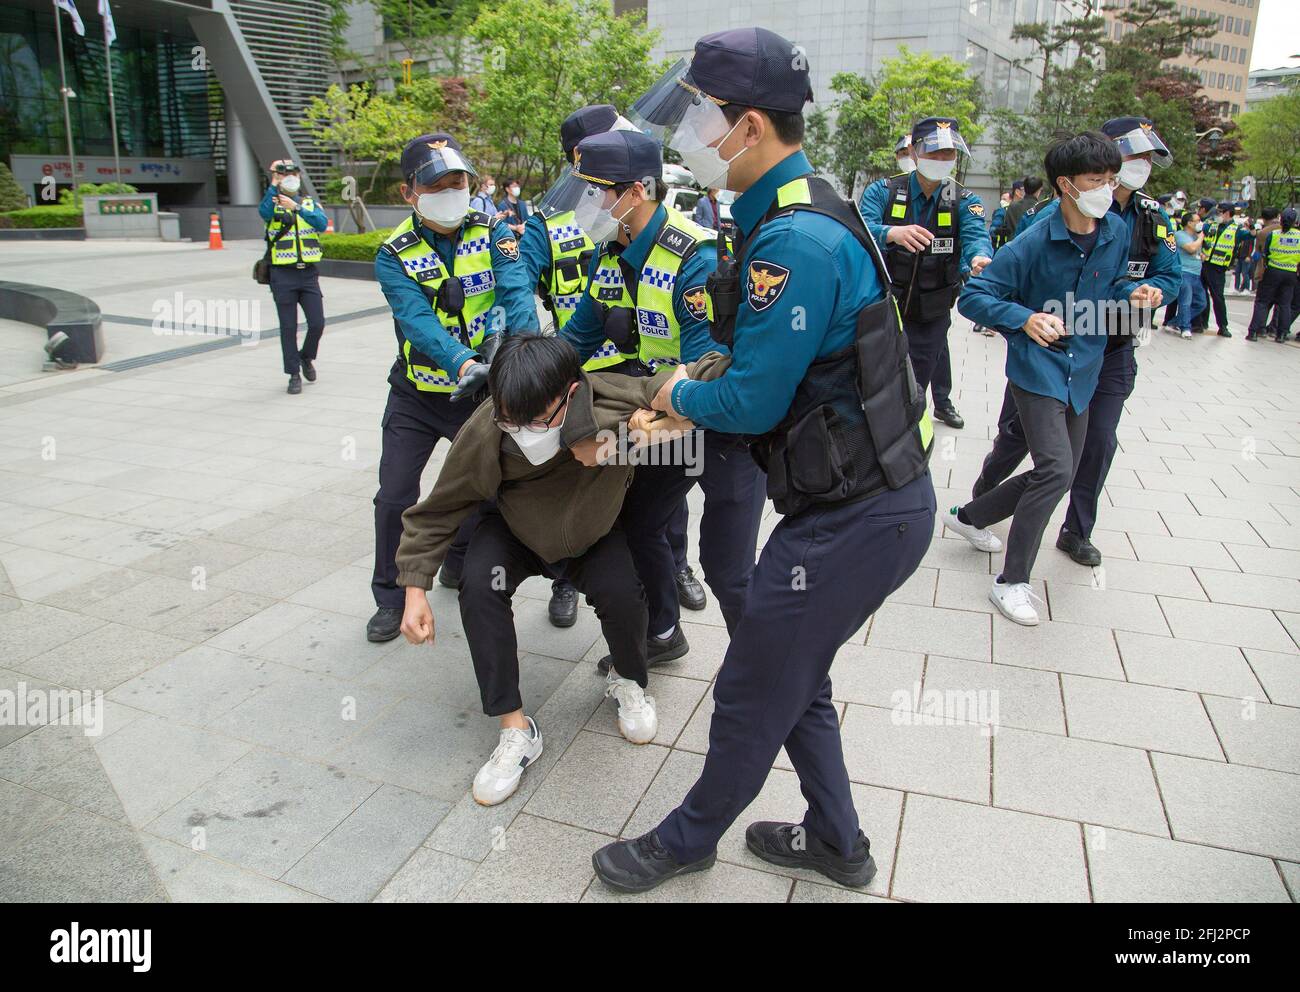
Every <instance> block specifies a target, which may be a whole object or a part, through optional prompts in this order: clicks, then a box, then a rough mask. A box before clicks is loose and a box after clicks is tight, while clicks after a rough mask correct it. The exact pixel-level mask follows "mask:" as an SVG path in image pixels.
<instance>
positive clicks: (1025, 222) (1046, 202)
mask: <svg viewBox="0 0 1300 992" xmlns="http://www.w3.org/2000/svg"><path fill="white" fill-rule="evenodd" d="M1055 203H1056V200H1055V199H1053V198H1052V197H1047V198H1046V199H1043V200H1039V201H1038V202H1037V203H1035V204H1034V205H1033V206H1032V207H1030V208H1029V209H1028V210H1026V211H1025V212H1024V213H1023V214H1021V215H1020V220H1019V221H1018V222H1017V223H1016V230H1015V232H1014V233H1013V234H1012V235H1011V237H1012V239H1013V240H1014V239H1015V238H1018V237H1020V235H1022V234H1024V233H1025V232H1026V231H1028V230H1029V229H1030V228H1031V227H1033V226H1034V223H1035V222H1036V221H1038V220H1041V219H1042V218H1043V217H1045V216H1046V213H1045V211H1046V210H1047V208H1048V207H1051V206H1053V205H1054V204H1055Z"/></svg>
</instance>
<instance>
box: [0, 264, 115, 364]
mask: <svg viewBox="0 0 1300 992" xmlns="http://www.w3.org/2000/svg"><path fill="white" fill-rule="evenodd" d="M0 317H7V318H9V319H10V320H21V321H23V322H24V323H27V324H36V325H38V326H40V327H44V328H45V332H46V335H47V336H48V337H51V338H52V337H54V335H55V334H58V333H59V332H60V331H61V332H63V333H64V334H66V335H67V336H68V343H67V344H65V345H64V346H63V348H62V349H60V350H59V352H58V357H59V358H60V359H61V360H63V361H69V362H77V363H79V364H83V365H94V364H96V363H97V362H99V361H100V360H101V359H102V358H103V357H104V325H103V320H102V319H101V317H100V313H99V307H98V305H97V304H96V303H95V301H94V300H90V299H87V298H86V297H84V296H81V295H79V294H77V293H70V292H68V291H67V290H65V289H53V288H51V287H49V286H32V285H30V284H28V283H21V282H3V281H0Z"/></svg>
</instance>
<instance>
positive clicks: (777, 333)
mask: <svg viewBox="0 0 1300 992" xmlns="http://www.w3.org/2000/svg"><path fill="white" fill-rule="evenodd" d="M811 172H812V167H811V165H810V164H809V162H808V159H807V158H806V157H805V156H804V154H803V152H801V151H800V152H796V153H794V154H792V155H791V156H790V157H789V158H787V159H785V160H784V161H782V162H780V163H779V164H777V165H776V166H774V167H773V168H772V169H771V170H769V171H768V172H767V173H766V174H765V175H764V176H762V178H760V179H759V180H758V181H757V182H756V183H754V185H753V186H751V187H750V188H749V189H748V190H746V191H745V192H744V193H743V194H742V195H741V196H739V197H738V198H737V199H736V201H735V203H734V204H733V205H732V217H733V218H734V220H735V221H736V223H737V225H738V227H739V229H740V231H741V233H742V235H743V236H744V237H746V238H748V237H749V236H750V235H751V233H752V232H753V231H754V229H755V227H757V226H758V225H759V223H760V222H761V221H762V220H763V218H764V216H765V215H766V213H767V211H768V209H769V207H770V206H771V205H772V204H773V202H774V201H775V199H776V197H777V191H778V190H779V189H780V188H781V187H783V186H785V184H786V183H788V182H790V181H791V180H794V179H796V178H798V177H800V176H806V175H809V174H810V173H811ZM744 263H745V266H746V270H745V272H744V273H743V276H744V278H746V280H747V290H748V291H747V292H746V293H742V302H741V307H740V310H739V312H738V314H737V316H736V324H735V340H734V342H733V345H732V365H731V368H730V370H728V372H727V373H726V374H725V375H724V376H722V377H721V378H720V379H717V380H714V381H713V382H707V383H705V382H691V381H689V380H688V381H684V382H681V383H679V384H678V385H677V386H676V388H675V389H674V391H673V397H672V402H673V407H674V409H675V410H676V411H677V412H678V413H680V414H681V415H683V416H685V417H688V418H690V419H691V420H692V421H694V422H695V423H696V424H699V425H701V426H703V427H707V428H713V429H715V430H721V431H728V432H733V433H738V434H747V435H761V434H764V433H766V432H767V431H770V430H771V429H772V428H773V427H775V426H776V425H777V424H778V422H780V421H781V419H782V418H783V417H785V416H786V414H787V413H788V412H789V410H790V408H791V405H792V403H793V401H794V399H795V393H796V391H797V390H798V389H799V387H800V384H801V382H802V381H803V380H804V379H805V377H806V374H807V372H808V369H809V367H810V366H811V365H812V364H813V363H814V362H816V361H817V360H818V359H824V358H826V357H828V356H831V355H833V354H835V353H837V352H842V351H843V350H844V349H845V348H847V347H849V346H850V345H852V343H853V341H854V338H855V326H856V321H857V316H858V314H859V312H861V311H862V309H863V308H864V307H866V306H868V305H870V304H872V303H873V302H875V301H877V300H880V299H882V298H883V297H884V294H885V287H883V286H882V285H881V281H880V279H879V278H878V276H877V273H876V270H875V267H874V265H873V264H872V260H871V258H870V256H869V255H868V253H867V251H866V250H865V249H864V248H863V246H862V245H861V244H860V243H859V242H858V241H857V240H856V239H855V238H854V236H853V234H852V233H851V232H850V231H849V230H848V229H847V228H845V227H844V225H842V224H840V223H839V222H837V221H835V220H833V219H831V218H829V217H825V216H821V215H818V214H814V213H811V212H808V211H795V212H793V213H791V214H787V215H779V216H777V217H775V218H774V219H772V220H770V221H768V222H767V223H765V224H763V225H762V229H761V232H760V233H759V236H758V237H757V239H756V240H755V241H754V242H753V243H752V244H747V245H746V249H745V254H744ZM763 272H767V273H775V274H778V275H780V274H784V278H783V279H782V281H781V283H780V284H779V285H777V286H775V287H773V288H769V289H767V291H766V293H763V292H762V289H763V287H762V286H761V285H758V284H756V282H755V279H756V277H758V278H761V276H762V273H763ZM782 298H783V299H782ZM778 300H780V301H781V305H780V306H776V305H774V304H776V303H777V301H778ZM792 307H799V308H802V311H803V313H802V315H803V319H804V323H802V324H801V325H800V327H799V329H795V328H794V327H793V326H792V320H791V313H792V311H791V308H792ZM933 518H934V491H933V488H932V486H931V483H930V478H929V475H928V473H926V474H924V475H922V476H920V477H918V478H917V479H915V480H914V481H911V482H909V483H907V484H906V485H904V486H903V487H901V488H899V489H886V490H885V491H884V492H881V493H879V494H877V495H874V496H871V497H869V498H867V499H863V500H859V501H857V502H849V503H844V504H841V505H831V506H828V507H826V508H820V507H819V508H814V509H810V510H808V511H805V512H803V513H799V514H796V515H793V516H787V517H784V518H783V519H782V521H781V523H780V524H778V526H777V527H776V529H775V530H774V531H773V533H772V536H771V537H770V538H769V539H768V541H767V543H766V544H765V545H764V547H763V551H762V554H761V556H760V558H759V563H758V566H757V568H756V569H755V571H754V577H753V581H752V583H751V586H750V590H749V599H748V602H747V604H746V607H745V613H744V617H743V619H742V621H741V623H740V624H739V625H738V627H737V629H736V630H735V631H734V632H733V634H732V641H731V645H730V647H729V648H728V651H727V655H726V658H725V660H724V661H723V665H722V670H721V671H720V672H719V673H718V680H717V684H716V686H715V689H714V701H715V708H714V715H713V722H712V726H711V728H710V732H709V754H708V757H707V759H706V761H705V767H704V770H703V772H702V774H701V776H700V779H699V781H698V782H697V783H696V784H695V786H694V787H693V788H692V789H691V791H690V793H689V794H688V795H687V797H686V800H685V801H684V802H683V804H682V805H681V806H680V807H678V809H676V810H674V811H673V812H672V813H671V814H669V816H668V818H667V819H666V820H665V821H664V822H663V823H662V824H661V825H660V827H659V835H660V839H661V840H662V842H663V843H664V845H665V846H666V847H667V848H668V850H669V851H670V852H672V854H673V856H674V857H675V858H676V859H677V860H678V861H680V862H688V861H693V860H695V859H697V858H700V857H703V856H705V855H707V854H708V853H709V852H711V851H712V850H714V848H715V847H716V845H717V842H718V839H719V838H720V837H721V835H722V833H723V832H724V831H725V830H726V829H727V828H728V827H729V826H730V824H731V822H732V820H733V819H734V818H735V817H736V815H738V814H739V812H740V811H741V810H742V809H744V807H745V806H747V805H748V804H749V803H750V802H751V801H752V800H753V798H754V796H755V795H757V793H758V790H759V789H760V788H761V786H762V783H763V781H764V779H765V778H766V777H767V772H768V770H769V768H770V767H771V763H772V760H773V759H774V758H775V756H776V753H777V751H778V750H779V749H780V747H781V746H782V745H784V746H785V748H786V750H787V753H789V754H790V756H791V761H792V762H793V763H794V766H795V770H796V771H797V772H798V773H799V777H800V781H801V783H802V787H803V789H804V794H805V795H806V796H807V797H808V799H809V809H808V813H807V815H806V817H805V819H804V825H805V826H806V827H807V828H808V829H809V831H810V832H811V833H813V834H814V835H816V836H817V837H819V838H820V839H821V840H822V841H824V842H825V843H827V844H829V845H831V846H832V847H834V848H835V849H837V850H839V851H842V852H849V851H852V850H853V849H854V847H855V845H857V844H858V837H859V829H858V819H857V814H856V812H855V810H854V807H853V801H852V797H851V795H850V794H849V784H848V776H847V773H846V772H845V770H844V763H843V755H842V751H841V746H840V739H839V726H838V716H837V711H836V709H835V707H834V705H833V704H832V703H831V688H830V680H829V678H828V677H827V675H828V672H829V669H830V664H831V661H832V660H833V659H834V657H835V653H836V651H838V650H839V648H840V646H841V645H843V644H844V643H845V642H846V641H847V640H848V639H849V637H851V636H852V634H853V633H854V632H855V631H856V630H858V629H859V628H860V627H861V626H862V624H863V623H864V622H865V621H866V618H867V617H868V616H870V615H871V614H872V613H873V612H875V610H876V609H878V608H879V606H880V604H881V603H882V602H883V601H884V599H885V597H886V596H888V595H889V594H890V593H891V592H893V591H894V590H895V589H897V588H898V586H899V585H901V584H902V582H903V581H905V580H906V578H907V577H908V576H909V575H910V574H911V573H912V572H913V571H914V570H915V568H916V567H917V565H918V564H919V563H920V560H921V557H922V556H923V555H924V554H925V549H926V547H927V546H928V545H929V539H930V532H931V529H932V526H933ZM792 575H794V576H800V575H803V576H805V577H806V579H807V587H806V589H798V590H792V588H791V576H792ZM796 585H797V583H796Z"/></svg>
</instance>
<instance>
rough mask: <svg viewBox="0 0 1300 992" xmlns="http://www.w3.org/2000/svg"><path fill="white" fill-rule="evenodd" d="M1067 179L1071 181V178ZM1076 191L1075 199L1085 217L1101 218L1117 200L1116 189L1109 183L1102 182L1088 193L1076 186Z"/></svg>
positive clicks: (1072, 184)
mask: <svg viewBox="0 0 1300 992" xmlns="http://www.w3.org/2000/svg"><path fill="white" fill-rule="evenodd" d="M1066 181H1067V182H1069V180H1066ZM1070 185H1071V186H1074V183H1070ZM1074 192H1075V194H1077V195H1075V196H1073V199H1074V202H1075V204H1076V205H1077V206H1078V208H1079V212H1080V213H1082V214H1083V215H1084V216H1085V217H1091V218H1093V219H1094V220H1101V219H1102V218H1103V217H1105V216H1106V212H1107V211H1108V210H1110V205H1111V204H1112V203H1113V202H1114V200H1115V191H1114V190H1113V189H1111V188H1110V184H1109V183H1102V184H1101V185H1100V186H1098V187H1097V188H1096V189H1090V190H1088V191H1087V192H1086V193H1080V192H1079V187H1078V186H1074Z"/></svg>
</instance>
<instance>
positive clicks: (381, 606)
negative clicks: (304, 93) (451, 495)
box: [366, 132, 540, 641]
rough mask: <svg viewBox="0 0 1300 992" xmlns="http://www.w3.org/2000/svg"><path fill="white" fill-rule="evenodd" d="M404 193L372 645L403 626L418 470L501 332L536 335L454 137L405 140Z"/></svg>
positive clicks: (389, 279)
mask: <svg viewBox="0 0 1300 992" xmlns="http://www.w3.org/2000/svg"><path fill="white" fill-rule="evenodd" d="M401 169H402V175H403V177H405V180H406V181H405V182H404V183H403V184H402V188H401V194H402V199H404V200H405V201H406V202H407V203H408V204H409V205H410V207H411V211H412V212H411V216H410V217H409V218H408V219H407V220H405V221H403V222H402V223H401V224H399V225H398V226H397V228H395V229H394V231H393V233H392V234H391V235H390V236H389V237H388V240H387V241H385V243H384V244H383V245H381V246H380V249H379V251H378V252H377V253H376V255H375V278H376V279H377V280H378V281H379V288H380V289H382V290H383V292H384V297H385V298H386V299H387V300H388V305H389V306H390V307H391V308H392V311H393V331H394V333H395V335H396V337H397V360H396V361H395V362H394V363H393V367H392V369H391V370H390V371H389V373H388V383H389V391H388V404H387V406H386V407H385V408H384V418H383V422H382V423H383V451H382V454H381V456H380V460H379V492H378V493H377V494H376V495H375V571H374V577H373V579H372V581H371V586H370V587H371V591H372V592H373V593H374V597H375V606H376V610H375V614H374V616H372V617H371V618H370V622H369V623H368V624H367V625H366V636H367V638H368V639H369V640H371V641H390V640H392V639H393V638H394V637H396V636H397V635H398V634H399V633H400V632H401V625H402V609H403V607H404V606H405V603H406V594H405V591H404V590H403V589H402V587H401V586H399V585H398V584H397V565H396V563H395V557H396V554H397V545H398V542H399V541H400V540H401V537H402V514H403V513H404V512H405V510H406V508H407V507H409V506H411V505H412V504H413V503H415V501H416V500H418V499H419V497H420V474H421V473H422V472H423V471H424V467H425V465H426V464H428V461H429V455H430V454H432V452H433V449H434V446H435V445H436V444H437V443H438V441H439V440H440V439H442V438H446V439H447V441H448V442H449V443H450V441H451V440H452V438H454V437H455V436H456V432H457V431H458V430H460V427H461V425H462V424H463V423H464V422H465V421H466V420H468V419H469V416H470V414H472V413H473V412H474V408H475V406H476V405H477V402H478V401H479V400H480V399H481V398H482V395H483V394H484V391H485V387H486V385H487V374H488V365H487V362H488V361H489V360H490V359H491V354H492V352H493V350H494V349H495V347H496V345H497V344H498V343H499V342H500V340H501V339H500V335H501V334H512V333H521V332H525V333H534V334H536V333H538V332H539V330H540V328H539V325H538V321H537V309H536V307H535V306H534V305H533V290H532V286H531V285H530V284H529V283H528V281H527V276H526V275H525V274H524V270H523V266H521V265H520V264H519V243H518V241H517V240H516V239H515V236H514V235H513V234H511V233H510V231H509V230H508V229H507V228H506V226H505V225H504V224H503V223H501V222H499V221H496V222H494V221H493V220H492V218H490V217H488V216H487V215H485V214H482V213H478V212H477V211H470V209H469V184H470V181H471V180H472V179H473V177H474V174H475V173H474V167H473V166H472V165H470V163H469V161H468V160H466V158H465V157H464V154H463V153H462V151H461V148H460V145H459V144H458V143H457V142H456V140H455V139H454V138H452V137H451V136H450V135H448V134H445V133H441V132H439V133H435V134H424V135H421V136H420V137H418V138H413V139H412V140H411V141H409V142H408V143H407V144H406V147H405V148H404V149H403V151H402V158H401ZM477 519H478V518H477V516H474V517H471V518H470V519H469V520H467V521H466V523H465V524H464V525H463V526H462V527H461V531H460V535H459V536H458V538H457V540H456V543H455V544H453V545H452V550H451V552H450V553H449V554H448V556H447V558H446V560H445V561H444V563H443V570H442V571H441V572H439V574H438V580H439V582H441V583H442V584H443V585H446V586H452V587H455V586H457V585H458V584H459V582H460V576H459V570H460V565H461V563H462V562H463V560H464V557H465V547H466V544H467V543H468V541H469V536H470V534H472V533H473V528H474V524H475V523H476V522H477Z"/></svg>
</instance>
